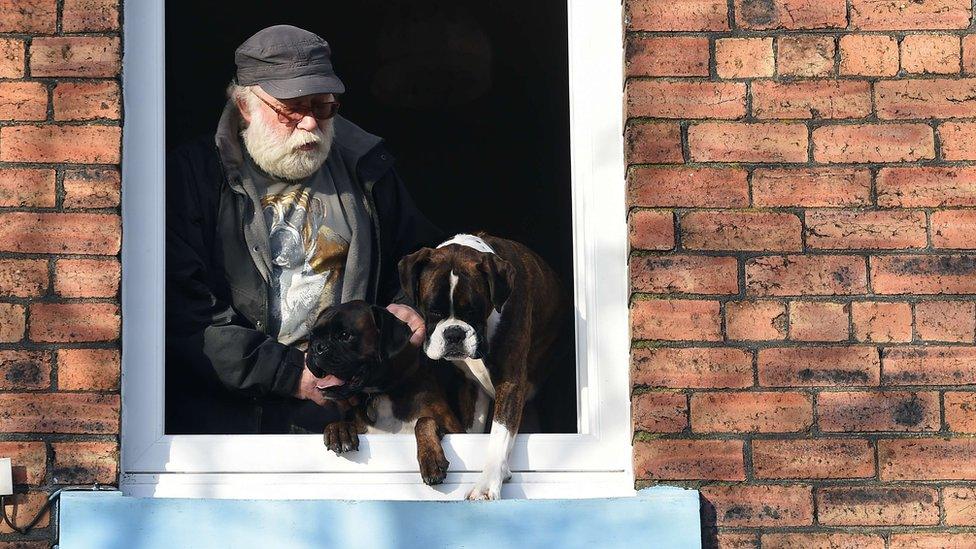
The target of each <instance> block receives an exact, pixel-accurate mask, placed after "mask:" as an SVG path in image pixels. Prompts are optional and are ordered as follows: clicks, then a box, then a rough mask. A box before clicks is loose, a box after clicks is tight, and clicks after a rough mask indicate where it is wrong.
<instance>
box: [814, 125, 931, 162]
mask: <svg viewBox="0 0 976 549" xmlns="http://www.w3.org/2000/svg"><path fill="white" fill-rule="evenodd" d="M813 158H814V160H816V161H817V162H823V163H828V164H830V163H852V162H854V163H863V162H911V161H914V160H923V159H931V158H935V136H934V134H933V132H932V128H931V127H929V126H926V125H925V124H855V125H843V126H824V127H820V128H816V129H815V130H813Z"/></svg>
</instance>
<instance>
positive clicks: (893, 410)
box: [625, 0, 976, 549]
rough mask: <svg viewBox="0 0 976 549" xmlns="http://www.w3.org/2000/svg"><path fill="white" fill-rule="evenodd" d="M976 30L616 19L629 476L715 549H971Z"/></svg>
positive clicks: (695, 14)
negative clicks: (696, 515)
mask: <svg viewBox="0 0 976 549" xmlns="http://www.w3.org/2000/svg"><path fill="white" fill-rule="evenodd" d="M971 16H972V5H971V2H970V0H911V1H900V0H847V1H845V0H729V1H728V2H726V1H725V0H628V1H627V3H626V23H625V24H626V28H627V36H626V39H627V84H626V112H627V136H626V147H627V151H626V152H627V162H628V193H629V195H628V196H629V203H630V204H629V205H630V208H631V209H630V220H629V221H630V227H631V245H632V249H633V252H632V256H631V263H630V269H631V284H632V292H633V293H632V301H633V305H632V331H633V352H632V381H633V389H634V397H633V398H634V429H635V456H634V459H635V467H636V474H637V477H638V484H642V485H643V484H653V483H656V482H666V483H679V484H681V483H686V484H688V485H693V486H699V487H700V488H701V493H702V495H703V497H704V498H705V499H706V500H707V501H708V502H709V507H710V508H709V509H708V511H709V513H707V514H710V515H712V517H710V518H711V519H712V520H714V522H715V524H717V532H718V533H717V539H718V541H719V543H720V545H721V546H722V547H734V548H741V547H758V546H761V547H777V548H785V547H796V548H820V547H831V548H839V547H844V548H855V547H858V548H862V547H863V548H882V547H890V548H892V549H894V548H903V547H926V548H929V547H931V548H935V547H976V533H972V527H974V526H976V483H974V482H970V481H976V439H974V438H973V434H974V433H976V392H974V391H972V389H973V385H974V384H976V347H974V337H976V303H974V294H976V255H973V250H976V209H973V207H974V206H976V164H973V162H972V161H976V123H974V122H972V120H971V119H974V118H976V78H974V77H971V75H973V76H976V34H971V32H972V30H971V24H972V23H971V21H972V17H971ZM709 537H711V534H710V536H709Z"/></svg>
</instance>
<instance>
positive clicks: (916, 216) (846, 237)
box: [806, 210, 927, 250]
mask: <svg viewBox="0 0 976 549" xmlns="http://www.w3.org/2000/svg"><path fill="white" fill-rule="evenodd" d="M806 230H807V246H809V247H810V248H817V249H825V250H845V249H846V250H854V249H876V250H878V249H898V248H924V247H925V245H926V240H927V237H926V234H925V231H926V227H925V212H921V211H897V210H895V211H892V210H881V211H854V210H812V211H808V212H807V213H806Z"/></svg>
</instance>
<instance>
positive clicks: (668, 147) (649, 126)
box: [627, 122, 683, 164]
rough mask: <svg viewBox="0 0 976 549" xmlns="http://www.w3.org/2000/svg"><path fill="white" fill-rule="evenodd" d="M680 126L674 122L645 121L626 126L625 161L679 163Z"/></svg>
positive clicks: (634, 162)
mask: <svg viewBox="0 0 976 549" xmlns="http://www.w3.org/2000/svg"><path fill="white" fill-rule="evenodd" d="M682 160H683V157H682V153H681V128H680V127H679V126H678V124H676V123H674V122H647V123H641V124H631V125H629V126H627V162H629V163H631V164H641V163H645V164H680V163H681V162H682Z"/></svg>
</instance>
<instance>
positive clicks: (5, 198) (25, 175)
mask: <svg viewBox="0 0 976 549" xmlns="http://www.w3.org/2000/svg"><path fill="white" fill-rule="evenodd" d="M55 200H56V197H55V181H54V170H50V169H27V168H0V206H3V207H10V208H25V207H26V208H50V207H53V206H54V205H55Z"/></svg>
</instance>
